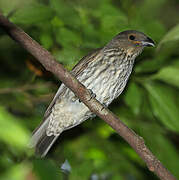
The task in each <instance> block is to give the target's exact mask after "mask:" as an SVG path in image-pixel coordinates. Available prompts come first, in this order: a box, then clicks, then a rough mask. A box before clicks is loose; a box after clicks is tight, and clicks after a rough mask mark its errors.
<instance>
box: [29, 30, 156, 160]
mask: <svg viewBox="0 0 179 180" xmlns="http://www.w3.org/2000/svg"><path fill="white" fill-rule="evenodd" d="M145 46H154V42H153V40H152V39H150V38H148V37H147V36H146V35H145V34H143V33H141V32H138V31H134V30H129V31H124V32H121V33H119V34H118V35H117V36H116V37H114V38H113V39H112V40H111V41H110V42H109V43H108V44H107V45H106V46H104V47H103V48H100V49H97V50H95V51H93V52H91V53H90V54H88V55H87V56H85V57H83V58H82V59H81V60H80V61H79V63H78V64H77V65H76V66H75V67H74V68H73V69H72V71H71V72H72V74H73V75H74V76H75V77H76V78H77V79H78V80H79V81H80V82H81V83H83V84H84V85H85V86H86V88H88V89H90V90H92V91H93V93H95V94H96V99H97V100H99V101H100V102H101V103H103V104H104V105H106V106H108V105H109V104H110V103H111V102H112V101H113V100H114V99H115V98H117V97H118V96H119V95H120V94H121V93H122V91H123V90H124V87H125V86H126V83H127V80H128V78H129V76H130V74H131V72H132V68H133V64H134V60H135V58H136V57H137V56H138V55H139V54H140V53H141V52H142V50H143V48H144V47H145ZM90 117H94V114H93V113H92V112H90V110H89V109H88V108H87V107H86V106H85V105H84V104H83V103H81V102H79V100H78V99H77V98H76V96H75V95H74V93H73V92H72V91H71V90H69V89H68V88H67V87H66V86H65V85H64V84H62V85H61V86H60V88H59V89H58V91H57V93H56V95H55V97H54V99H53V101H52V102H51V104H50V105H49V107H48V109H47V111H46V112H45V115H44V121H43V122H42V123H41V124H40V126H39V127H38V128H37V129H36V130H35V132H34V134H33V136H32V139H31V143H30V144H31V147H35V149H36V152H37V153H38V154H40V156H42V157H43V156H45V155H46V154H47V152H48V151H49V149H50V148H51V146H52V145H53V143H54V142H55V140H56V139H57V138H58V136H59V135H60V134H61V133H62V132H63V131H65V130H67V129H70V128H72V127H74V126H77V125H78V124H80V123H82V122H83V121H85V120H86V119H88V118H90Z"/></svg>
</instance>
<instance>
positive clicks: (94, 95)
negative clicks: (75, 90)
mask: <svg viewBox="0 0 179 180" xmlns="http://www.w3.org/2000/svg"><path fill="white" fill-rule="evenodd" d="M88 92H89V94H90V98H89V100H88V101H90V100H91V99H92V98H95V97H96V94H95V93H93V91H92V90H91V89H88Z"/></svg>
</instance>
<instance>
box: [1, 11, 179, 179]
mask: <svg viewBox="0 0 179 180" xmlns="http://www.w3.org/2000/svg"><path fill="white" fill-rule="evenodd" d="M0 27H1V28H2V29H3V30H4V31H5V32H6V33H7V34H8V35H9V36H10V37H11V38H12V39H14V40H15V41H16V42H17V43H19V44H20V45H21V46H22V47H23V48H24V49H26V50H27V51H28V52H29V53H30V54H32V55H33V56H34V57H35V58H36V59H37V60H38V61H39V62H40V63H41V64H42V65H43V66H44V67H45V68H46V69H47V70H48V71H50V72H52V73H53V74H54V75H55V76H56V77H58V78H59V79H60V80H61V81H62V82H63V83H64V84H65V85H66V86H67V87H68V88H70V89H71V90H72V91H73V92H74V93H75V95H76V96H77V97H78V98H79V99H80V100H81V101H82V102H83V103H84V104H85V105H86V106H87V107H88V108H89V109H90V110H91V111H92V112H93V113H95V114H96V115H97V116H99V117H100V118H101V119H103V120H104V121H105V122H106V123H107V124H109V125H110V126H111V127H112V128H113V129H114V130H116V132H117V133H118V134H119V135H120V136H122V137H123V138H124V139H125V140H126V141H127V142H128V143H129V144H130V145H131V146H132V148H133V149H134V150H135V151H136V152H137V154H138V155H139V156H140V157H141V158H142V159H143V160H144V161H145V163H146V164H147V166H148V168H149V170H150V171H153V172H154V173H155V174H156V175H157V176H158V177H159V178H160V179H162V180H176V178H175V177H174V176H173V175H172V174H171V173H170V172H169V171H168V170H167V169H166V168H165V167H164V166H163V165H162V164H161V162H160V161H159V160H158V159H157V158H156V157H155V156H154V155H153V154H152V152H151V151H150V150H149V149H148V148H147V146H146V145H145V143H144V140H143V138H142V137H140V136H138V135H137V134H136V133H135V132H134V131H132V130H131V129H130V128H128V127H127V126H126V125H125V124H124V123H123V122H122V121H120V119H119V118H118V117H117V116H116V115H114V114H113V113H112V112H111V111H109V110H108V109H107V108H105V107H104V106H103V105H102V104H100V103H99V101H97V100H96V99H95V98H92V99H91V97H90V92H89V91H88V90H87V89H86V88H85V87H84V86H83V85H82V84H81V83H80V82H79V81H78V80H77V79H76V78H75V77H74V76H73V75H72V74H71V73H70V72H68V71H67V70H66V69H65V68H64V67H63V66H62V65H61V64H59V63H58V62H57V61H56V60H55V59H54V57H53V56H52V55H51V54H50V53H49V52H48V51H47V50H45V49H44V48H42V47H41V46H40V45H39V44H38V43H37V42H36V41H34V40H33V39H32V38H31V37H30V36H29V35H27V34H26V33H25V32H24V31H23V30H22V29H20V28H18V27H17V26H16V25H14V24H13V23H11V22H9V21H8V19H7V18H5V17H4V16H3V15H2V14H1V13H0Z"/></svg>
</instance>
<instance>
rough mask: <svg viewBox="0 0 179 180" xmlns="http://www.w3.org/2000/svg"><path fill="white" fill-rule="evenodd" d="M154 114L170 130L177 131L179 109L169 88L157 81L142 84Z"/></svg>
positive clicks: (178, 130)
mask: <svg viewBox="0 0 179 180" xmlns="http://www.w3.org/2000/svg"><path fill="white" fill-rule="evenodd" d="M144 86H145V87H146V89H147V90H148V92H149V100H150V103H151V106H152V109H153V113H154V115H155V116H156V117H157V118H158V119H159V120H160V121H161V122H162V123H163V124H164V125H165V126H166V127H167V128H168V129H170V130H172V131H177V132H179V111H178V107H177V105H176V103H175V94H174V92H173V90H172V89H171V88H169V87H168V86H164V85H162V84H159V83H154V82H153V83H152V82H150V83H146V84H144Z"/></svg>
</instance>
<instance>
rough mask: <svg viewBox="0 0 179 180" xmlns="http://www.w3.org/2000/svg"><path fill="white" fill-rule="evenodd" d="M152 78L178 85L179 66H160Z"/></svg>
mask: <svg viewBox="0 0 179 180" xmlns="http://www.w3.org/2000/svg"><path fill="white" fill-rule="evenodd" d="M152 78H153V79H158V80H161V81H164V82H166V83H168V84H171V85H174V86H177V87H179V66H167V67H165V68H162V69H161V70H160V71H159V72H158V73H157V74H156V75H154V76H153V77H152Z"/></svg>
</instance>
